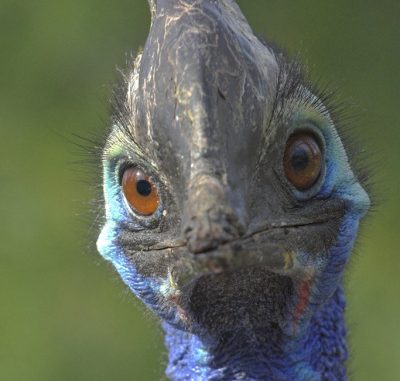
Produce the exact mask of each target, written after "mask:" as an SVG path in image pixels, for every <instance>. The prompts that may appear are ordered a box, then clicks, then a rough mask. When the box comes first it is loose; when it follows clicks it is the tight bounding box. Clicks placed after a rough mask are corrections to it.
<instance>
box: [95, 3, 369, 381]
mask: <svg viewBox="0 0 400 381" xmlns="http://www.w3.org/2000/svg"><path fill="white" fill-rule="evenodd" d="M150 8H151V14H152V23H151V28H150V32H149V36H148V39H147V42H146V44H145V46H144V49H143V51H142V52H141V53H139V55H138V56H137V57H136V59H135V60H134V62H132V64H131V66H130V67H129V68H128V70H127V72H126V73H125V75H124V78H123V84H122V86H120V87H119V88H118V91H117V92H116V94H115V97H114V98H115V100H114V110H113V115H112V126H111V130H110V133H109V135H108V138H107V140H106V143H105V146H104V150H103V156H102V161H103V177H104V178H103V181H104V183H103V186H104V198H105V216H106V221H105V224H104V227H103V229H102V231H101V234H100V236H99V239H98V242H97V246H98V250H99V252H100V253H101V254H102V256H103V257H104V258H106V259H107V260H109V261H111V262H112V264H113V265H114V266H115V268H116V270H117V271H118V273H119V274H120V276H121V278H122V279H123V281H124V282H125V283H126V284H127V285H128V286H129V288H130V289H131V290H132V292H133V293H134V294H135V295H136V296H137V297H139V298H140V299H141V300H142V301H143V302H144V303H145V304H146V305H147V306H148V307H149V308H150V309H152V310H153V311H154V312H155V313H156V314H157V315H158V316H159V317H160V318H161V320H162V325H163V328H164V330H165V334H166V338H165V342H166V346H167V348H168V351H169V363H168V367H167V370H166V374H167V377H168V378H170V379H171V380H248V381H250V380H302V381H317V380H345V379H346V370H345V363H346V359H347V357H348V352H347V347H346V329H345V324H344V317H343V314H344V309H345V298H344V293H343V287H342V277H343V271H344V269H345V267H346V264H347V262H348V259H349V256H350V253H351V250H352V248H353V244H354V241H355V238H356V235H357V231H358V227H359V222H360V219H361V218H362V217H363V216H364V214H365V213H366V211H367V209H368V208H369V204H370V201H369V197H368V195H367V193H366V191H365V190H364V186H363V185H362V184H361V183H360V180H359V178H358V176H357V175H356V173H355V171H354V169H353V168H352V167H351V165H350V162H349V160H348V156H347V154H346V149H345V147H344V143H343V142H342V139H341V135H339V132H338V130H337V121H336V119H335V118H334V116H333V115H334V113H333V110H332V109H330V106H329V102H328V97H327V95H326V93H325V94H321V93H319V92H318V91H316V90H315V89H314V88H313V87H312V86H311V85H310V84H309V82H308V81H307V80H305V79H304V78H303V76H302V74H301V70H300V68H299V65H298V64H297V63H293V62H290V61H289V60H288V59H287V58H285V55H284V54H283V53H282V52H280V51H279V50H278V49H277V48H275V47H271V46H269V45H268V44H267V43H264V42H263V41H261V40H260V39H258V38H257V37H256V36H255V35H254V34H253V32H252V30H251V28H250V26H249V25H248V23H247V21H246V20H245V18H244V16H243V15H242V13H241V11H240V9H239V7H238V6H237V5H236V3H235V2H234V0H218V1H217V0H158V1H154V0H151V1H150Z"/></svg>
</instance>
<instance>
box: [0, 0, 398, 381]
mask: <svg viewBox="0 0 400 381" xmlns="http://www.w3.org/2000/svg"><path fill="white" fill-rule="evenodd" d="M399 4H400V2H399V1H397V0H393V1H388V0H381V1H375V0H374V1H373V0H353V1H348V0H336V1H321V0H313V1H311V0H309V1H308V0H293V1H289V0H287V1H286V0H273V1H267V0H251V1H249V0H242V1H240V5H241V7H242V9H243V11H244V13H245V14H246V16H247V17H248V19H249V21H250V24H251V25H252V26H253V28H254V29H255V31H256V32H257V33H258V34H260V35H264V36H266V37H268V38H269V39H272V40H275V41H277V42H278V43H279V44H280V45H283V46H284V47H285V48H286V49H287V50H288V51H289V52H291V53H295V52H297V51H300V52H301V55H302V57H303V58H304V60H305V62H306V63H307V65H308V66H309V68H310V71H311V76H312V78H321V79H322V82H323V83H332V84H334V85H335V86H336V85H338V86H339V87H340V89H341V91H340V93H341V94H342V97H343V98H344V99H347V100H348V101H350V103H353V104H355V105H356V107H355V112H356V113H357V114H358V115H359V117H358V118H357V120H356V121H355V122H354V123H353V124H354V127H355V129H356V131H357V134H358V135H360V136H362V138H363V140H364V144H365V147H366V150H367V152H368V153H369V154H368V156H370V158H371V162H372V167H371V172H372V179H373V183H374V184H375V185H374V191H375V194H376V196H377V199H378V206H377V207H376V209H375V212H374V213H372V214H371V215H370V216H369V218H368V219H367V220H366V222H365V224H364V226H363V229H362V232H361V237H360V240H359V244H358V246H357V250H356V252H355V254H354V255H353V258H354V260H353V261H352V263H351V266H350V269H349V271H348V274H347V276H346V286H347V293H348V300H349V308H348V314H347V319H348V322H349V327H350V347H351V352H352V355H351V357H352V360H351V362H350V370H351V380H354V381H356V380H358V381H361V380H362V381H367V380H393V381H395V380H400V321H399V320H400V319H399V317H400V304H399V295H400V282H399V279H398V277H399V274H400V258H399V256H398V252H399V250H398V246H399V244H400V232H399V226H400V225H399V214H400V202H399V201H400V171H399V165H400V150H399V146H400V117H399V115H400V113H399V112H398V110H399V98H400V91H399V88H400V81H399V65H400V60H399V58H400V42H399V38H400V34H399V20H400V19H399V17H400V5H399ZM148 28H149V14H148V9H147V3H146V1H145V0H129V1H128V0H114V1H106V0H84V1H83V0H79V1H78V0H69V1H50V0H47V1H46V0H36V1H27V0H25V1H10V0H1V2H0V52H1V56H0V181H1V186H0V221H1V222H0V223H1V226H0V244H1V246H0V247H1V249H0V250H1V252H0V303H1V307H0V380H5V381H14V380H38V381H46V380H52V381H54V380H57V381H62V380H66V381H67V380H68V381H70V380H97V381H101V380H157V379H160V378H161V377H162V374H163V368H164V365H165V359H166V356H165V353H164V350H163V344H162V335H161V331H160V329H159V328H158V325H157V322H156V321H155V320H154V319H153V317H152V316H151V314H150V313H149V312H147V311H145V309H144V308H143V307H142V306H141V305H140V303H139V302H138V301H136V300H135V299H134V297H133V296H131V295H130V294H129V293H128V292H127V290H126V288H125V287H124V286H123V284H122V283H121V282H120V280H119V279H118V277H117V276H116V274H115V273H114V272H113V270H112V268H111V267H110V266H109V265H108V264H106V263H105V262H103V260H102V259H101V258H100V256H99V255H98V254H97V253H96V251H95V249H94V245H93V243H94V241H95V237H96V234H97V230H98V227H97V222H96V221H95V215H96V213H92V211H93V210H98V208H99V207H101V203H100V202H99V201H97V200H96V199H94V200H93V198H94V197H95V195H96V194H98V185H99V184H98V182H99V181H100V178H99V177H98V176H97V173H98V172H97V169H96V167H95V166H91V164H90V161H93V159H95V157H94V156H93V155H92V154H90V153H88V154H86V155H84V154H83V153H82V152H83V151H84V150H82V149H80V148H79V147H77V146H76V145H74V143H73V141H77V138H75V137H74V134H79V135H82V136H84V137H89V138H91V137H92V136H93V135H97V136H101V135H102V134H103V133H104V131H105V127H106V125H107V113H108V104H107V98H108V96H109V94H110V87H111V85H112V83H113V82H114V80H115V79H116V78H117V75H116V70H115V69H116V67H117V66H122V67H123V66H124V63H125V61H126V57H127V55H126V52H135V51H136V50H137V49H138V47H139V46H140V45H142V44H144V41H145V38H146V34H147V31H148ZM78 142H79V140H78ZM91 156H92V157H91Z"/></svg>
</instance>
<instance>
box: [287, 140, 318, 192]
mask: <svg viewBox="0 0 400 381" xmlns="http://www.w3.org/2000/svg"><path fill="white" fill-rule="evenodd" d="M283 167H284V170H285V175H286V178H287V179H288V180H289V182H290V183H291V184H292V185H293V186H294V187H295V188H296V189H298V190H300V191H305V190H307V189H309V188H311V187H312V186H313V185H314V184H315V183H316V182H317V180H318V178H319V176H320V174H321V170H322V153H321V148H320V145H319V144H318V141H317V139H316V137H315V136H314V135H313V134H312V133H309V132H300V133H297V134H294V135H292V136H291V137H290V138H289V139H288V141H287V143H286V148H285V154H284V158H283Z"/></svg>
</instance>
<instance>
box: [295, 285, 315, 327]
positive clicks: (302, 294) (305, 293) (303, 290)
mask: <svg viewBox="0 0 400 381" xmlns="http://www.w3.org/2000/svg"><path fill="white" fill-rule="evenodd" d="M310 291H311V282H310V281H309V280H308V279H307V280H302V281H301V282H300V285H299V300H298V302H297V304H296V307H295V311H294V319H293V331H294V332H296V331H297V325H298V323H299V320H300V319H301V317H302V315H303V313H304V311H305V309H306V307H307V305H308V302H309V301H310Z"/></svg>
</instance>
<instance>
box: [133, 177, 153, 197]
mask: <svg viewBox="0 0 400 381" xmlns="http://www.w3.org/2000/svg"><path fill="white" fill-rule="evenodd" d="M136 190H137V191H138V193H139V194H140V195H141V196H144V197H146V196H149V195H150V193H151V184H150V183H149V182H148V181H147V180H139V181H138V182H137V184H136Z"/></svg>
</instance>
